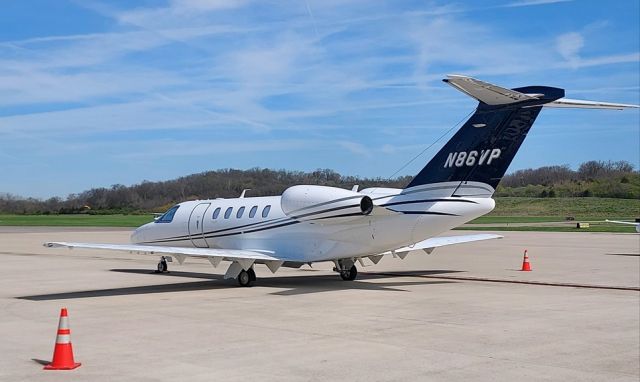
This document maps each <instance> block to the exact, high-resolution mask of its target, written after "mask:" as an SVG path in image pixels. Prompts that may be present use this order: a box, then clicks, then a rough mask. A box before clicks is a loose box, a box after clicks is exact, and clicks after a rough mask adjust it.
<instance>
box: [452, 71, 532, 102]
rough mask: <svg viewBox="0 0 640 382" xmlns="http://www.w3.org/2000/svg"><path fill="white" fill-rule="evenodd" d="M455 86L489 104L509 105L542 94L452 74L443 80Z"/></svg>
mask: <svg viewBox="0 0 640 382" xmlns="http://www.w3.org/2000/svg"><path fill="white" fill-rule="evenodd" d="M443 81H444V82H446V83H448V84H449V85H451V86H453V87H454V88H456V89H458V90H460V91H461V92H463V93H465V94H467V95H468V96H470V97H473V98H475V99H477V100H478V101H480V102H482V103H486V104H487V105H492V106H495V105H508V104H510V103H516V102H521V101H530V100H535V99H538V98H539V97H540V96H542V94H525V93H520V92H518V91H515V90H512V89H507V88H503V87H500V86H498V85H493V84H490V83H488V82H484V81H480V80H478V79H475V78H471V77H467V76H460V75H456V74H450V75H448V76H447V78H445V79H444V80H443Z"/></svg>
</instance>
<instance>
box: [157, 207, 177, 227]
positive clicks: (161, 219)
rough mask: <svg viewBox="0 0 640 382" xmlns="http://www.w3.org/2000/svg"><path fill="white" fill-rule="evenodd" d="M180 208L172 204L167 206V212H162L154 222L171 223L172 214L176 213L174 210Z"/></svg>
mask: <svg viewBox="0 0 640 382" xmlns="http://www.w3.org/2000/svg"><path fill="white" fill-rule="evenodd" d="M178 208H180V206H173V207H171V208H169V210H168V211H167V212H165V213H164V214H162V216H160V217H159V218H158V219H157V220H156V223H171V221H172V220H173V216H174V215H175V214H176V211H177V210H178Z"/></svg>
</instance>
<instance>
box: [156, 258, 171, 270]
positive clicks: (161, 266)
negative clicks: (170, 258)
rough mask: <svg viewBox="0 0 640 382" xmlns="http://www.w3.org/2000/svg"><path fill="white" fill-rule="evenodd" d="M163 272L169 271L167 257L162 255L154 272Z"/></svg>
mask: <svg viewBox="0 0 640 382" xmlns="http://www.w3.org/2000/svg"><path fill="white" fill-rule="evenodd" d="M165 272H169V266H168V265H167V259H166V258H165V257H164V256H162V257H161V258H160V262H159V263H158V267H157V270H156V273H165Z"/></svg>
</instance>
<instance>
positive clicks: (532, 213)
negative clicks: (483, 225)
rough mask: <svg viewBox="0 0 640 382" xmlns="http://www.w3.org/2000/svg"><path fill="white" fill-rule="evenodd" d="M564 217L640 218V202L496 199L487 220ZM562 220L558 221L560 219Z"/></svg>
mask: <svg viewBox="0 0 640 382" xmlns="http://www.w3.org/2000/svg"><path fill="white" fill-rule="evenodd" d="M497 216H522V217H540V218H548V217H560V220H564V218H565V217H567V216H572V217H575V218H576V220H577V219H592V220H604V219H611V218H613V217H627V218H635V217H640V199H614V198H513V197H503V198H496V208H495V209H494V210H493V211H492V212H491V213H490V214H489V215H487V217H497ZM556 221H558V220H556Z"/></svg>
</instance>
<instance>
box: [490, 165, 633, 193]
mask: <svg viewBox="0 0 640 382" xmlns="http://www.w3.org/2000/svg"><path fill="white" fill-rule="evenodd" d="M501 196H503V197H504V196H516V197H534V198H546V197H549V198H553V197H600V198H624V199H639V198H640V173H638V172H637V171H634V168H633V165H632V164H630V163H629V162H625V161H619V162H611V161H609V162H602V161H589V162H585V163H583V164H581V165H580V167H578V170H576V171H574V170H572V169H571V168H569V166H568V165H563V166H547V167H540V168H537V169H526V170H519V171H516V172H514V173H511V174H508V175H506V176H505V177H504V178H503V179H502V181H501V182H500V185H499V186H498V189H497V191H496V197H501Z"/></svg>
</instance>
